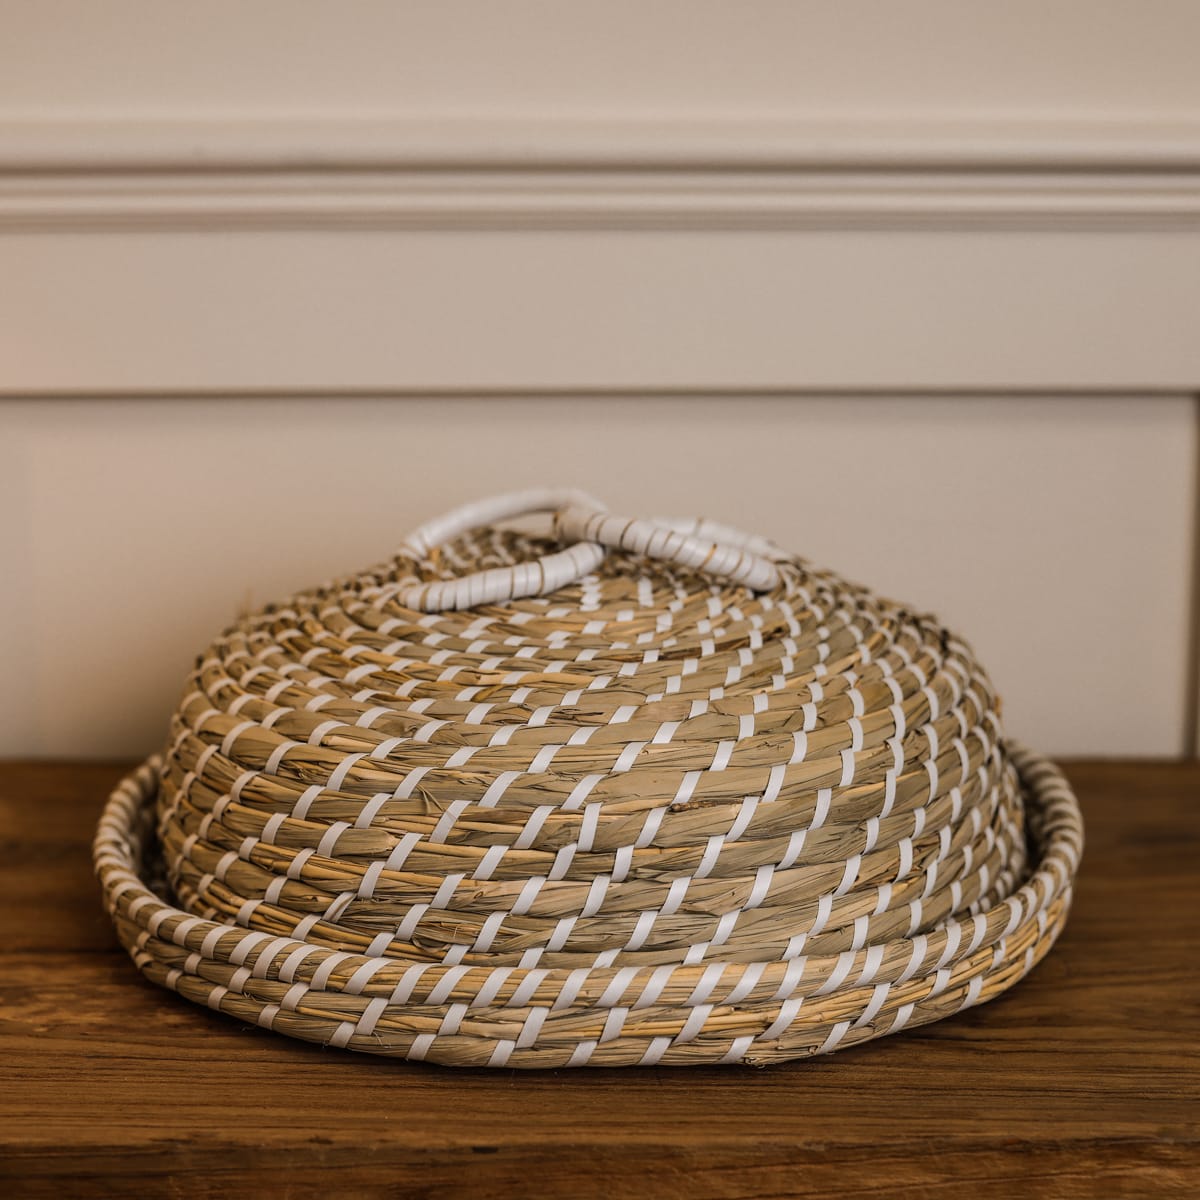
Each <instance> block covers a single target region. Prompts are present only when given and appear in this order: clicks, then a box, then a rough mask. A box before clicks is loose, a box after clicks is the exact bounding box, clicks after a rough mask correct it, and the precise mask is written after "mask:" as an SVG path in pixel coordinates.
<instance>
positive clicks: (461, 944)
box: [95, 492, 1082, 1067]
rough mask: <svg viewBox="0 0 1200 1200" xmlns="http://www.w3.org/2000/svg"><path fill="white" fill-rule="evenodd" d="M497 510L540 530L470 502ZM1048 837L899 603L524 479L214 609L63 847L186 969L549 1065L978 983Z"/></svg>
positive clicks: (978, 682) (512, 1059) (137, 936)
mask: <svg viewBox="0 0 1200 1200" xmlns="http://www.w3.org/2000/svg"><path fill="white" fill-rule="evenodd" d="M524 510H541V511H549V510H557V515H556V518H555V529H554V536H553V537H546V536H545V535H543V536H533V535H531V534H527V533H521V532H518V531H515V530H512V529H509V528H505V527H503V525H500V524H497V523H496V522H499V521H502V519H503V518H505V517H508V516H512V515H515V514H517V513H519V512H522V511H524ZM481 522H482V523H483V524H482V525H481V524H480V523H481ZM539 558H540V559H541V561H540V562H539V561H538V560H539ZM543 593H545V594H543ZM1081 845H1082V828H1081V822H1080V816H1079V810H1078V807H1077V805H1076V803H1075V800H1074V798H1073V796H1072V795H1071V792H1070V790H1069V788H1068V787H1067V785H1066V783H1065V782H1064V781H1063V779H1062V777H1061V776H1060V775H1059V773H1058V772H1057V771H1056V770H1055V769H1054V768H1053V767H1052V766H1050V765H1049V764H1048V763H1046V762H1045V761H1043V760H1041V759H1039V758H1038V757H1036V756H1035V755H1033V754H1032V753H1030V752H1029V751H1027V750H1023V749H1020V748H1018V747H1016V746H1014V745H1013V744H1012V743H1011V742H1008V741H1007V740H1006V739H1005V738H1004V736H1003V734H1002V732H1001V727H1000V723H999V719H998V716H997V704H996V698H995V695H994V693H993V691H992V687H991V685H990V683H989V682H988V680H987V677H986V676H985V675H984V674H983V672H982V671H981V669H980V668H979V666H978V665H977V663H976V662H975V660H974V658H973V657H972V654H971V651H970V650H969V649H968V647H967V646H966V645H965V644H964V643H963V642H962V641H960V640H959V639H958V638H956V637H954V636H953V635H952V634H950V633H947V632H946V631H945V630H944V629H943V628H942V627H941V626H940V625H939V624H938V623H937V622H936V621H935V620H934V619H933V618H932V617H929V616H926V615H921V614H918V613H915V612H913V611H911V610H909V609H907V608H905V607H903V606H901V605H898V604H896V603H894V602H891V601H887V600H882V599H880V598H878V597H876V596H874V595H872V594H871V593H870V592H868V591H866V590H864V589H863V588H860V587H857V586H854V585H851V584H848V583H846V582H844V581H843V580H841V579H839V578H837V577H836V576H835V575H833V574H830V573H829V572H826V571H822V570H818V569H815V568H814V567H812V566H810V565H809V564H807V563H805V562H804V561H802V560H801V559H798V558H796V557H795V556H793V555H790V554H787V553H785V552H783V551H781V550H779V549H777V548H776V547H773V546H771V545H769V544H768V543H766V542H764V541H762V540H761V539H756V538H748V537H746V536H745V535H741V534H737V533H736V532H735V531H732V530H729V529H726V528H724V527H721V526H715V525H711V524H703V523H693V524H690V525H688V526H686V527H685V526H680V527H677V528H674V529H672V528H669V527H668V526H667V525H666V524H664V523H659V522H646V521H627V520H625V519H623V518H617V517H613V516H611V514H607V513H605V512H604V511H603V510H602V509H601V508H600V506H599V505H597V504H596V503H595V502H594V501H591V500H589V499H588V498H587V497H584V496H581V495H579V494H577V493H561V492H537V493H526V494H522V495H520V496H517V497H504V498H501V499H499V500H496V501H490V502H486V503H484V504H480V505H475V506H471V507H469V508H468V509H465V510H461V511H460V512H458V513H454V514H450V516H449V517H447V518H444V519H442V520H441V521H439V522H434V523H432V524H431V525H429V526H426V527H425V528H424V529H423V530H421V531H418V532H417V533H416V534H414V535H413V536H412V537H411V538H410V539H409V541H408V542H407V543H405V545H404V546H403V547H402V548H401V550H400V552H399V553H398V554H397V556H396V557H395V558H394V559H392V560H391V561H390V562H388V563H386V564H384V565H382V566H380V567H377V568H375V569H373V570H369V571H366V572H364V573H362V574H360V575H357V576H355V577H353V578H349V579H344V580H340V581H337V582H334V583H331V584H327V585H325V586H323V587H321V588H318V589H315V590H312V591H309V592H305V593H303V594H301V595H299V596H297V597H295V598H294V599H292V600H290V601H288V602H287V603H285V604H282V605H276V606H271V607H269V608H267V609H265V610H264V611H262V612H261V613H258V614H257V615H254V616H251V617H247V618H245V619H243V620H241V621H239V622H238V623H237V624H236V625H234V626H233V627H231V628H230V629H228V630H227V631H226V632H225V633H224V634H223V635H222V636H221V637H220V638H219V639H218V640H217V641H216V642H215V643H214V645H213V646H212V647H211V648H210V649H209V650H208V652H207V653H206V654H205V655H204V656H203V657H202V658H201V659H199V660H198V662H197V666H196V668H195V670H194V672H193V674H192V676H191V678H190V679H189V682H188V685H187V689H186V693H185V695H184V697H183V700H182V701H181V703H180V706H179V709H178V712H177V713H176V715H175V717H174V719H173V723H172V727H171V734H170V739H169V742H168V745H167V748H166V750H165V752H164V754H163V755H162V756H161V758H157V757H156V758H154V759H152V760H151V761H149V762H148V763H146V764H145V765H144V766H143V767H141V768H140V769H139V770H138V771H136V772H135V773H134V774H133V775H132V776H130V777H129V778H128V779H126V780H125V781H124V782H123V783H122V784H121V785H120V786H119V787H118V789H117V790H116V792H115V793H114V794H113V796H112V798H111V799H110V801H109V803H108V806H107V808H106V810H105V812H104V816H103V818H102V820H101V822H100V826H99V829H98V831H97V835H96V843H95V859H96V867H97V871H98V873H99V876H100V879H101V882H102V886H103V889H104V895H105V900H106V903H107V906H108V909H109V911H110V912H111V914H112V916H113V919H114V921H115V923H116V927H117V930H118V932H119V935H120V937H121V940H122V942H123V943H124V944H125V946H126V947H127V948H128V949H129V952H130V954H131V955H132V957H133V959H134V961H135V962H136V964H137V965H138V967H139V968H140V969H141V970H142V971H143V972H144V973H145V974H146V975H147V976H148V977H149V978H150V979H152V980H154V981H155V982H158V983H161V984H163V985H165V986H166V987H169V988H173V989H175V990H176V991H178V992H180V993H181V994H182V995H184V996H186V997H188V998H189V999H191V1000H194V1001H196V1002H198V1003H201V1004H207V1005H208V1006H209V1007H211V1008H214V1009H219V1010H220V1011H222V1012H225V1013H229V1014H231V1015H233V1016H237V1017H240V1018H242V1019H244V1020H247V1021H253V1022H257V1023H258V1024H260V1025H263V1026H265V1027H267V1028H269V1029H275V1030H278V1031H280V1032H282V1033H287V1034H290V1035H292V1036H294V1037H299V1038H304V1039H307V1040H309V1041H316V1042H321V1043H325V1044H330V1045H334V1046H344V1047H349V1048H350V1049H354V1050H364V1051H371V1052H374V1053H378V1054H390V1055H398V1056H402V1057H407V1058H412V1059H426V1060H429V1061H433V1062H441V1063H451V1064H458V1065H471V1066H484V1065H490V1066H508V1067H561V1066H582V1065H584V1064H590V1065H595V1066H614V1065H627V1064H638V1063H647V1064H649V1063H670V1064H673V1063H679V1064H690V1063H716V1062H722V1063H732V1062H746V1063H769V1062H774V1061H778V1060H782V1059H789V1058H799V1057H804V1056H807V1055H812V1054H821V1053H825V1052H827V1051H830V1050H833V1049H835V1048H837V1047H843V1046H850V1045H853V1044H855V1043H857V1042H861V1041H864V1040H866V1039H867V1038H871V1037H878V1036H881V1035H883V1034H887V1033H894V1032H896V1031H897V1030H899V1029H902V1028H904V1027H905V1026H915V1025H920V1024H923V1023H925V1022H928V1021H933V1020H937V1019H938V1018H940V1017H944V1016H948V1015H950V1014H951V1013H954V1012H957V1011H958V1010H959V1009H962V1008H966V1007H968V1006H970V1005H973V1004H979V1003H982V1002H983V1001H985V1000H989V999H991V998H992V997H994V996H996V995H997V994H999V993H1000V992H1001V991H1003V990H1005V989H1006V988H1008V987H1009V986H1011V985H1012V984H1013V983H1015V982H1016V981H1017V980H1019V979H1020V978H1021V977H1022V976H1023V975H1025V974H1026V972H1028V971H1029V970H1030V969H1031V968H1032V967H1033V966H1034V964H1035V963H1037V962H1038V961H1039V960H1040V959H1041V957H1042V956H1043V955H1044V954H1045V953H1046V951H1047V950H1048V949H1049V948H1050V946H1051V944H1052V943H1053V941H1054V939H1055V937H1056V936H1057V935H1058V933H1059V931H1060V930H1061V928H1062V926H1063V923H1064V921H1065V919H1066V914H1067V909H1068V906H1069V904H1070V899H1071V885H1072V881H1073V879H1074V876H1075V871H1076V867H1077V864H1078V860H1079V854H1080V849H1081ZM163 867H165V879H161V878H159V875H160V873H161V872H162V869H163ZM171 897H174V899H172V898H171Z"/></svg>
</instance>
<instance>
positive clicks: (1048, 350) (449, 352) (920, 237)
mask: <svg viewBox="0 0 1200 1200" xmlns="http://www.w3.org/2000/svg"><path fill="white" fill-rule="evenodd" d="M0 278H2V279H3V280H4V286H3V288H0V362H2V363H3V370H2V371H0V391H2V392H5V393H8V394H20V393H22V392H50V393H54V392H61V391H68V392H69V391H73V390H74V391H84V392H97V391H101V392H113V393H115V394H128V393H130V392H140V391H151V392H153V391H155V390H162V391H174V390H211V391H220V392H224V391H238V390H242V389H276V390H280V391H284V392H297V391H313V390H325V391H332V392H341V391H346V390H354V389H381V390H388V391H391V390H406V391H407V390H413V391H418V392H419V391H421V390H441V389H447V388H449V389H467V390H470V389H503V388H510V389H514V390H517V391H522V390H530V389H547V388H548V389H559V390H563V391H575V390H584V389H589V388H615V389H655V388H658V389H662V388H667V389H691V388H703V389H712V390H729V391H741V390H752V389H771V388H794V389H804V390H820V389H864V390H866V389H877V388H878V389H884V390H897V389H906V388H907V389H916V390H920V389H954V388H995V389H1000V390H1004V389H1008V388H1014V389H1031V388H1032V389H1046V390H1054V389H1058V388H1069V389H1072V390H1087V389H1089V388H1094V389H1098V390H1105V391H1109V390H1115V389H1118V388H1121V389H1128V390H1129V391H1131V392H1132V391H1137V390H1138V389H1141V388H1145V389H1155V388H1157V389H1170V390H1175V389H1178V390H1181V391H1182V390H1186V389H1191V388H1194V387H1195V386H1196V384H1197V383H1198V382H1200V238H1197V237H1196V236H1194V235H1193V234H1188V233H1183V232H1178V233H1167V232H1162V233H1121V232H1116V231H1113V230H1108V231H1103V232H1083V231H1076V232H1067V233H1061V232H1060V233H1021V232H1015V231H1010V232H1002V233H1000V232H993V233H990V234H989V233H983V232H977V233H974V234H972V235H970V236H967V235H956V234H954V233H953V232H937V233H917V232H898V231H891V232H888V233H877V234H872V233H863V232H809V233H797V232H786V231H771V232H762V233H756V232H747V231H740V232H720V231H714V230H705V231H694V232H687V231H682V230H676V231H670V232H659V233H653V234H652V233H648V232H646V231H636V230H634V231H630V230H625V231H610V232H602V231H592V232H586V233H578V232H576V233H553V232H520V231H514V230H508V231H503V232H490V233H488V232H482V231H476V232H449V231H443V232H438V233H428V232H425V233H421V232H412V233H402V232H386V233H385V232H379V231H369V230H364V231H362V232H320V231H314V230H307V231H303V232H294V233H286V232H271V233H269V234H262V233H257V234H256V233H253V232H241V233H237V232H211V233H199V232H197V233H183V232H162V233H157V234H154V235H147V234H145V233H137V232H132V233H103V234H101V233H95V232H92V233H37V234H20V233H10V234H4V235H0Z"/></svg>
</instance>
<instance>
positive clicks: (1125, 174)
mask: <svg viewBox="0 0 1200 1200" xmlns="http://www.w3.org/2000/svg"><path fill="white" fill-rule="evenodd" d="M377 228H381V229H388V228H395V229H431V230H436V229H464V228H465V229H470V228H481V229H509V228H512V229H546V230H553V229H587V228H601V229H603V228H616V229H626V228H630V229H636V228H650V229H660V228H668V229H669V228H681V229H739V228H745V229H750V230H753V229H764V228H766V229H792V228H795V229H851V230H853V229H872V228H881V229H909V228H916V229H927V230H934V231H936V230H938V229H944V230H947V231H956V230H959V229H964V228H966V229H975V228H984V229H990V228H996V229H1006V228H1015V229H1043V228H1044V229H1051V230H1070V229H1081V230H1093V229H1108V228H1116V229H1131V230H1147V231H1155V230H1165V231H1178V230H1185V231H1186V230H1194V229H1197V228H1200V119H1197V120H1194V121H1193V120H1179V121H1173V120H1172V121H1169V120H1144V119H1133V118H1124V119H1105V120H1100V119H1092V120H1075V121H1063V120H1055V119H1040V120H1039V119H1028V120H1022V121H1011V120H1003V121H1002V120H966V119H958V120H952V121H940V122H937V121H928V120H915V119H914V120H906V119H897V118H891V119H880V120H874V121H872V120H863V121H856V122H850V121H795V120H768V119H764V120H759V121H744V120H741V121H729V120H712V121H700V120H696V119H693V118H688V119H679V120H670V121H664V120H651V119H645V120H642V119H638V120H632V119H621V120H616V121H613V122H600V121H580V120H554V119H540V118H531V119H528V120H507V121H497V120H486V119H466V118H436V117H430V118H428V119H418V118H411V119H403V120H374V119H365V118H364V119H347V120H339V121H331V120H302V119H298V118H286V119H285V118H280V119H260V118H253V119H239V120H235V121H230V122H224V123H218V122H212V121H201V120H150V121H147V120H137V121H135V120H118V119H113V120H105V121H97V120H92V121H78V122H74V121H63V120H53V121H50V120H36V119H28V120H7V121H3V122H0V232H2V231H10V232H21V231H30V232H36V231H39V230H61V231H72V230H74V231H81V232H87V231H104V230H110V229H116V230H137V231H147V232H148V231H152V230H155V229H162V230H201V231H202V230H208V229H213V230H224V229H284V230H294V229H348V230H355V229H377Z"/></svg>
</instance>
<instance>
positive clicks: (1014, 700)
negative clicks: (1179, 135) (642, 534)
mask: <svg viewBox="0 0 1200 1200" xmlns="http://www.w3.org/2000/svg"><path fill="white" fill-rule="evenodd" d="M462 353H463V354H464V356H468V355H469V353H470V351H469V348H468V347H463V349H462ZM1194 420H1195V408H1194V405H1193V402H1192V401H1191V400H1190V399H1188V398H1179V399H1170V398H1159V399H1148V398H1144V397H1143V398H1138V397H1130V398H1128V399H1124V398H1102V399H1086V398H1058V399H1049V398H1048V399H1028V398H1026V399H1016V398H1000V397H995V398H987V399H984V398H962V397H947V398H941V399H918V398H895V399H884V398H877V399H854V398H836V399H818V398H800V397H790V398H785V397H751V396H745V397H738V398H725V399H718V398H701V399H698V398H686V397H660V398H653V399H644V398H635V397H630V398H590V399H571V398H566V397H563V398H541V399H527V400H516V399H511V400H510V399H495V398H493V399H428V400H420V399H393V400H363V399H359V400H336V399H329V400H256V401H238V400H234V399H229V400H177V401H158V400H147V401H115V400H114V401H102V400H92V401H51V400H42V401H12V400H10V401H5V402H3V403H0V561H2V562H3V564H4V570H5V573H6V575H5V578H4V581H3V586H2V587H0V662H2V663H3V668H4V669H3V685H2V690H0V754H3V755H30V754H38V755H66V756H71V755H78V756H113V755H128V754H140V753H143V752H145V751H148V750H149V749H151V748H153V747H154V746H155V745H156V744H157V743H158V741H159V740H160V738H161V736H162V732H163V728H164V723H165V721H166V718H167V716H168V714H169V711H170V709H171V707H172V705H173V704H174V702H175V700H176V698H177V692H178V687H179V685H180V683H181V680H182V677H183V675H184V673H185V671H186V669H187V667H188V664H189V661H190V659H191V657H192V655H193V654H194V653H195V652H197V651H198V650H200V649H201V648H202V647H203V646H204V645H205V644H206V642H207V640H208V639H209V637H210V636H211V635H212V634H214V633H215V632H216V631H217V629H218V628H219V627H220V626H221V625H223V624H224V623H225V622H227V621H228V620H230V619H231V618H232V617H233V616H234V615H235V613H236V612H237V610H238V609H239V607H241V606H243V605H245V604H247V603H251V602H252V603H255V604H258V603H262V602H265V601H267V600H269V599H273V598H279V597H281V596H282V595H286V594H287V593H289V592H290V591H292V590H294V589H296V588H298V587H301V586H303V585H306V584H309V583H313V582H316V581H319V580H321V579H323V578H326V577H328V576H329V575H331V574H334V573H337V572H341V571H346V570H350V569H354V568H358V567H361V566H364V565H366V564H367V563H369V562H372V561H376V560H378V559H379V558H381V557H383V556H384V555H385V554H386V552H387V551H388V549H389V547H390V546H392V545H393V544H394V543H395V542H397V541H398V540H399V538H400V537H401V535H402V534H403V533H404V532H405V531H406V530H408V529H409V528H411V527H412V526H413V525H415V524H417V523H418V522H420V521H422V520H424V519H425V518H427V517H429V516H431V515H433V514H435V513H437V512H439V511H441V510H443V509H444V508H447V507H449V506H452V505H454V504H456V503H458V502H461V501H463V500H465V499H468V498H471V497H475V496H479V495H481V494H486V493H489V492H492V491H494V490H497V489H503V488H512V487H519V486H522V485H527V484H532V483H537V482H541V481H551V482H554V481H560V482H570V483H575V484H579V485H582V486H584V487H586V488H588V489H590V490H592V491H594V492H595V493H597V494H598V495H600V496H601V497H603V498H605V499H607V500H608V502H609V503H610V504H611V505H612V506H613V508H614V509H618V508H619V509H626V510H628V511H629V512H631V513H659V512H668V513H669V512H696V511H700V512H704V513H708V514H711V515H713V516H716V517H718V518H721V519H725V520H728V521H730V522H732V523H735V524H740V525H743V526H745V527H748V528H752V529H756V530H761V531H763V532H765V533H768V534H770V535H772V536H773V537H775V538H776V539H777V540H779V541H780V542H783V543H785V544H787V545H788V546H790V547H793V548H795V549H797V550H799V551H801V552H803V553H805V554H807V555H808V556H809V557H810V558H812V559H814V560H816V561H819V562H822V563H824V564H827V565H829V566H832V567H834V568H836V569H839V570H841V571H842V572H843V573H845V574H847V575H848V576H850V577H852V578H857V579H861V580H863V581H865V582H867V583H869V584H870V585H872V586H873V587H875V588H877V589H878V590H881V591H885V592H888V593H891V594H893V595H897V596H899V597H902V598H904V599H907V600H911V601H912V602H915V603H917V604H919V605H921V606H923V607H927V608H930V609H933V610H935V611H938V612H940V613H941V614H942V615H943V616H944V618H945V619H946V620H947V621H948V622H949V623H950V624H952V626H953V627H955V628H957V629H960V630H962V631H964V632H965V634H966V635H967V636H968V638H969V639H970V640H972V641H973V642H974V643H975V645H976V648H977V650H978V652H979V654H980V656H981V658H982V660H983V661H984V662H985V663H986V664H987V665H988V666H989V668H990V670H991V673H992V675H993V677H994V679H995V680H996V682H997V684H998V686H999V687H1000V689H1001V691H1002V693H1003V695H1004V696H1005V699H1006V713H1007V717H1008V724H1009V728H1010V730H1011V731H1012V732H1013V733H1014V734H1016V735H1019V736H1020V737H1022V738H1025V739H1028V740H1029V741H1031V742H1035V743H1036V744H1037V745H1038V746H1040V747H1043V748H1044V749H1046V750H1049V751H1051V752H1054V753H1059V754H1068V753H1072V754H1083V753H1091V754H1172V753H1178V752H1179V750H1180V748H1181V746H1182V743H1183V732H1184V731H1183V725H1184V719H1185V718H1184V675H1185V664H1184V661H1183V656H1182V654H1181V649H1180V648H1181V647H1182V646H1183V645H1185V643H1186V631H1187V603H1188V578H1187V576H1188V569H1189V568H1188V561H1189V559H1188V550H1189V545H1190V538H1191V533H1190V516H1191V511H1192V491H1191V489H1192V484H1193V479H1192V473H1193V469H1194V466H1193V462H1192V458H1191V453H1192V450H1193V448H1194V444H1195V430H1194Z"/></svg>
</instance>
